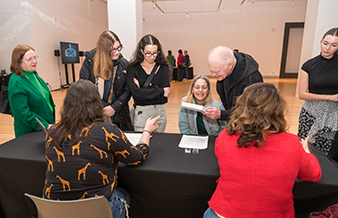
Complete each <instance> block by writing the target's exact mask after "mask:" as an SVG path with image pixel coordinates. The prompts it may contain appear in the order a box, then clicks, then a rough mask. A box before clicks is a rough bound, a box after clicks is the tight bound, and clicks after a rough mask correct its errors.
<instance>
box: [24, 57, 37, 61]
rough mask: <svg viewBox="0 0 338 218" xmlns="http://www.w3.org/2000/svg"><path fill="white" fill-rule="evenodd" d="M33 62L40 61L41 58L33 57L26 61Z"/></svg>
mask: <svg viewBox="0 0 338 218" xmlns="http://www.w3.org/2000/svg"><path fill="white" fill-rule="evenodd" d="M33 60H36V61H37V60H39V56H34V57H31V58H29V59H26V60H25V61H27V62H32V61H33Z"/></svg>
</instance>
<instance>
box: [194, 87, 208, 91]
mask: <svg viewBox="0 0 338 218" xmlns="http://www.w3.org/2000/svg"><path fill="white" fill-rule="evenodd" d="M208 88H209V87H208V86H194V89H197V90H200V89H202V90H206V89H208Z"/></svg>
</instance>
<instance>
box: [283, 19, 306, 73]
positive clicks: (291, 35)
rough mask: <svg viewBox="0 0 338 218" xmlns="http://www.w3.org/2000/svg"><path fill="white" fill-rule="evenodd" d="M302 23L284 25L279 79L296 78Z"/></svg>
mask: <svg viewBox="0 0 338 218" xmlns="http://www.w3.org/2000/svg"><path fill="white" fill-rule="evenodd" d="M303 30H304V22H302V23H285V29H284V40H283V50H282V60H281V65H280V72H279V77H280V78H297V77H298V69H299V60H300V54H301V46H302V40H303Z"/></svg>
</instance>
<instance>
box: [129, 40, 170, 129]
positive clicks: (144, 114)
mask: <svg viewBox="0 0 338 218" xmlns="http://www.w3.org/2000/svg"><path fill="white" fill-rule="evenodd" d="M127 70H128V82H129V87H130V90H131V93H132V95H133V99H134V105H135V106H136V108H135V115H134V129H135V131H142V130H143V128H144V125H145V122H146V120H147V119H148V118H149V117H157V116H158V115H161V118H160V119H159V120H158V126H159V127H158V129H157V130H156V132H164V130H165V127H166V124H167V112H166V108H165V103H167V102H168V98H169V96H170V73H169V68H168V61H167V59H166V57H165V56H164V54H163V51H162V46H161V44H160V42H159V41H158V39H157V38H156V37H154V36H153V35H146V36H144V37H143V38H142V39H141V40H140V41H139V43H138V45H137V48H136V51H135V53H134V56H133V58H132V60H131V61H130V62H129V63H128V67H127Z"/></svg>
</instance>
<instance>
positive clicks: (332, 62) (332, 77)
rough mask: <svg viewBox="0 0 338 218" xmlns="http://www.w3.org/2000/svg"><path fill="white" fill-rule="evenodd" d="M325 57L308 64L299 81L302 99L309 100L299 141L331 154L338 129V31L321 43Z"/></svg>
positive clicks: (326, 35) (306, 63)
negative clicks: (307, 138) (303, 139)
mask: <svg viewBox="0 0 338 218" xmlns="http://www.w3.org/2000/svg"><path fill="white" fill-rule="evenodd" d="M320 45H321V53H320V54H319V55H318V56H316V57H314V58H312V59H310V60H308V61H306V62H305V63H304V64H303V66H302V71H301V73H300V77H299V86H298V95H299V98H300V99H301V100H305V101H304V104H303V108H302V110H301V112H300V115H299V126H298V136H299V138H304V137H308V136H309V137H310V139H309V143H310V144H312V145H314V146H316V148H317V149H319V150H321V151H323V152H325V153H326V154H328V153H329V151H330V149H331V144H332V142H333V138H334V135H335V133H336V132H337V129H338V74H337V73H338V55H337V49H338V28H337V27H336V28H332V29H330V30H329V31H327V32H326V33H325V34H324V36H323V38H322V40H321V41H320Z"/></svg>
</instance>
